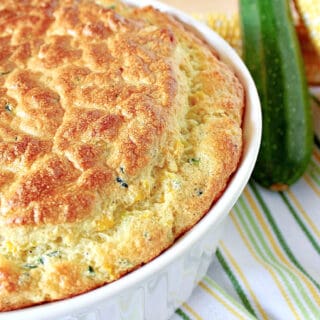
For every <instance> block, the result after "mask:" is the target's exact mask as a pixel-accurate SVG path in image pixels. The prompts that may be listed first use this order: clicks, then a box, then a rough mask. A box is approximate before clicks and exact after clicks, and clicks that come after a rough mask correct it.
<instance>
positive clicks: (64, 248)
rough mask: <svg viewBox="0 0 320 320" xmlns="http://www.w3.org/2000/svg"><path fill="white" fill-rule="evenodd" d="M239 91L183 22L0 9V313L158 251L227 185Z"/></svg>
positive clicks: (81, 3)
mask: <svg viewBox="0 0 320 320" xmlns="http://www.w3.org/2000/svg"><path fill="white" fill-rule="evenodd" d="M244 104H245V97H244V89H243V86H242V85H241V83H240V81H239V80H238V78H237V77H236V75H235V74H234V72H233V71H232V70H231V69H230V68H229V67H228V66H226V65H225V64H224V63H223V62H221V60H220V59H219V57H218V55H217V54H216V52H215V51H214V48H211V47H210V46H209V45H208V44H207V43H206V42H205V41H204V40H203V39H202V38H201V37H200V36H199V35H198V34H197V32H195V31H194V30H192V28H190V27H188V26H186V25H184V24H183V23H181V22H180V21H179V20H178V19H176V18H175V17H173V16H170V15H169V14H166V13H162V12H160V11H158V10H156V9H154V8H153V7H151V6H149V7H144V8H135V7H132V6H130V5H128V4H125V3H121V2H118V1H115V0H106V1H90V0H46V1H43V0H23V1H22V0H21V1H20V0H19V1H18V0H1V1H0V201H1V202H0V209H1V211H0V311H8V310H14V309H18V308H22V307H26V306H31V305H36V304H40V303H44V302H49V301H54V300H59V299H65V298H68V297H72V296H75V295H78V294H80V293H84V292H87V291H89V290H92V289H94V288H97V287H99V286H102V285H105V284H107V283H110V282H112V281H114V280H116V279H119V278H120V277H122V276H124V275H125V274H126V273H128V272H129V271H132V270H134V269H137V268H138V267H139V266H141V265H143V264H145V263H147V262H148V261H150V260H152V259H153V258H155V257H157V256H158V255H159V254H161V252H163V251H164V250H165V249H167V248H168V247H169V246H171V245H172V244H173V243H174V241H175V240H176V239H177V238H178V237H179V236H181V235H182V234H183V233H185V232H186V231H187V230H189V229H190V228H191V227H192V226H194V225H195V224H196V223H197V222H198V221H199V220H200V219H201V217H203V216H204V215H205V214H206V213H207V212H208V210H209V209H210V208H211V206H212V204H213V203H214V202H215V200H217V199H218V198H219V196H220V195H221V194H222V192H223V191H224V189H225V188H226V186H227V184H228V182H229V180H230V177H231V176H232V174H233V172H234V171H235V170H236V169H237V166H238V163H239V159H240V157H241V154H242V145H243V137H242V117H243V112H244Z"/></svg>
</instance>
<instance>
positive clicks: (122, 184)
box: [116, 177, 128, 188]
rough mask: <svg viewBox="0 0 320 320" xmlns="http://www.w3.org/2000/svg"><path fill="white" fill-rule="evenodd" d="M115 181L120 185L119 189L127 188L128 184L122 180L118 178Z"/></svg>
mask: <svg viewBox="0 0 320 320" xmlns="http://www.w3.org/2000/svg"><path fill="white" fill-rule="evenodd" d="M116 181H117V182H118V183H120V185H121V187H124V188H128V184H127V183H126V182H125V181H124V180H122V179H121V178H120V177H117V179H116Z"/></svg>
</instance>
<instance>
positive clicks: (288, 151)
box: [240, 0, 313, 190]
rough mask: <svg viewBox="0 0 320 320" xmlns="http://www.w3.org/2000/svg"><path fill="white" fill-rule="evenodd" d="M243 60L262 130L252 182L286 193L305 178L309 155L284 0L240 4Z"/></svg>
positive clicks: (303, 93) (303, 98)
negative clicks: (257, 98)
mask: <svg viewBox="0 0 320 320" xmlns="http://www.w3.org/2000/svg"><path fill="white" fill-rule="evenodd" d="M240 17H241V19H240V20H241V28H242V38H243V51H244V61H245V63H246V65H247V67H248V69H249V71H250V72H251V75H252V77H253V79H254V80H255V83H256V86H257V90H258V93H259V96H260V100H261V107H262V117H263V130H262V142H261V148H260V152H259V156H258V160H257V163H256V166H255V169H254V172H253V178H254V179H255V180H256V181H257V182H258V183H259V184H261V185H262V186H264V187H267V188H270V189H272V190H284V189H286V188H287V187H288V186H289V185H291V184H293V183H294V182H296V181H297V180H298V179H299V178H300V177H301V176H302V174H303V173H304V171H305V169H306V167H307V165H308V163H309V161H310V158H311V153H312V144H313V130H312V119H311V107H310V98H309V93H308V88H307V83H306V77H305V72H304V67H303V63H302V58H301V52H300V47H299V43H298V40H297V35H296V32H295V28H294V26H293V22H292V17H291V12H290V8H289V3H288V1H286V0H240Z"/></svg>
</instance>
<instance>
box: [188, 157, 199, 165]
mask: <svg viewBox="0 0 320 320" xmlns="http://www.w3.org/2000/svg"><path fill="white" fill-rule="evenodd" d="M188 162H189V163H190V164H194V165H199V163H200V159H197V158H191V159H189V160H188Z"/></svg>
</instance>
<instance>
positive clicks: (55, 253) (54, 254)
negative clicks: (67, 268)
mask: <svg viewBox="0 0 320 320" xmlns="http://www.w3.org/2000/svg"><path fill="white" fill-rule="evenodd" d="M47 256H48V257H58V256H59V257H60V251H59V250H56V251H52V252H49V253H47Z"/></svg>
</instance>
